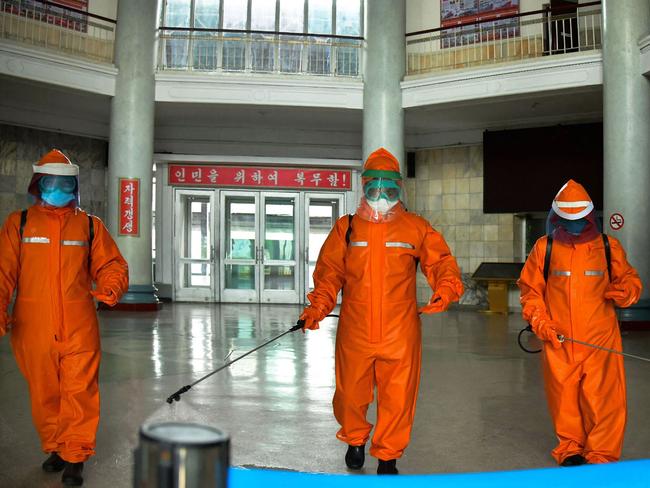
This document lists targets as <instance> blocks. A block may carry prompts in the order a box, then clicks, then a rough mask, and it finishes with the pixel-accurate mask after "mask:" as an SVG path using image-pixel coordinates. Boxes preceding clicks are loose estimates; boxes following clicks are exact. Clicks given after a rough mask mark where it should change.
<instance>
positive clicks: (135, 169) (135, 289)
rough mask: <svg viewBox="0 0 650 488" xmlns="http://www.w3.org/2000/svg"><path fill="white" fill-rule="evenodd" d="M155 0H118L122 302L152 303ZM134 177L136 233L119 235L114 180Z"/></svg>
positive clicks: (115, 172)
mask: <svg viewBox="0 0 650 488" xmlns="http://www.w3.org/2000/svg"><path fill="white" fill-rule="evenodd" d="M158 17H159V10H158V0H137V1H133V0H119V3H118V7H117V30H116V39H115V65H116V66H117V67H118V69H119V72H118V75H117V81H116V85H115V96H114V97H113V100H112V102H111V129H110V140H109V145H108V148H109V154H108V226H109V230H110V231H111V234H112V235H113V237H115V240H116V242H117V244H118V246H119V248H120V250H121V251H122V254H123V255H124V257H125V258H126V260H127V261H128V263H129V279H130V285H129V292H128V293H127V294H126V295H124V297H123V298H122V301H121V304H125V305H129V304H133V305H140V304H142V305H143V308H148V307H147V304H157V302H158V299H157V297H156V295H155V294H154V291H155V289H154V287H153V276H152V259H151V201H152V200H151V196H152V193H151V192H152V178H153V171H152V164H153V138H154V104H155V100H154V90H155V79H154V72H155V43H156V29H157V26H158ZM121 178H137V179H138V180H139V185H140V195H139V199H138V201H139V215H138V225H139V232H138V235H135V236H131V235H129V236H125V235H120V231H121V230H122V229H121V225H120V216H119V215H118V213H119V212H118V208H119V200H120V195H119V180H120V179H121Z"/></svg>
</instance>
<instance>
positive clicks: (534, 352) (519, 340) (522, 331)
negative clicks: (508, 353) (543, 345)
mask: <svg viewBox="0 0 650 488" xmlns="http://www.w3.org/2000/svg"><path fill="white" fill-rule="evenodd" d="M524 332H531V333H532V332H533V328H532V327H531V326H530V324H528V327H525V328H524V329H521V330H520V331H519V335H518V336H517V343H518V344H519V347H520V348H521V350H522V351H525V352H527V353H528V354H537V353H539V352H542V350H541V349H538V350H537V351H534V350H532V349H526V347H524V345H523V344H522V342H521V336H522V335H523V334H524Z"/></svg>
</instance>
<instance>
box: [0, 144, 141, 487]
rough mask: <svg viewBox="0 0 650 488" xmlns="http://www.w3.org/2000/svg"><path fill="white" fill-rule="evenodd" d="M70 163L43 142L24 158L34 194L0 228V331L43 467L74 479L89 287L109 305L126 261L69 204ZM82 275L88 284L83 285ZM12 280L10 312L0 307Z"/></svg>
mask: <svg viewBox="0 0 650 488" xmlns="http://www.w3.org/2000/svg"><path fill="white" fill-rule="evenodd" d="M78 174H79V167H78V166H77V165H75V164H72V163H71V162H70V160H69V159H68V158H67V157H66V156H65V155H64V154H63V153H62V152H60V151H58V150H56V149H55V150H52V151H50V152H49V153H47V154H46V155H45V156H43V158H42V159H41V160H40V161H39V162H38V163H37V164H36V165H34V174H33V177H32V180H31V182H30V185H29V193H31V194H32V195H33V196H34V197H35V198H36V203H35V204H34V205H32V206H31V207H30V208H29V209H28V210H23V211H22V212H21V211H17V212H14V213H12V214H11V215H9V217H8V218H7V220H6V222H5V223H4V226H3V227H2V230H1V231H0V336H1V335H4V334H5V333H6V332H7V331H8V329H11V344H12V347H13V351H14V355H15V357H16V362H17V363H18V366H19V368H20V370H21V372H22V373H23V375H24V376H25V378H26V379H27V383H28V385H29V392H30V398H31V406H32V418H33V421H34V424H35V426H36V430H37V431H38V434H39V436H40V439H41V446H42V449H43V451H45V452H46V453H49V454H50V456H49V457H48V459H47V460H46V461H45V462H44V463H43V466H42V467H43V469H44V470H45V471H48V472H56V471H61V470H63V477H62V481H63V483H64V484H65V485H69V486H78V485H81V484H82V483H83V478H82V476H81V473H82V470H83V463H84V461H86V460H87V459H88V458H89V457H90V456H92V455H93V454H94V449H95V436H96V431H97V424H98V422H99V390H98V376H97V375H98V370H99V360H100V345H99V328H98V323H97V316H96V313H95V306H94V303H93V296H94V297H95V298H96V299H97V300H99V301H102V302H104V303H106V304H107V305H115V304H116V303H117V302H118V300H119V299H120V297H121V296H122V294H123V293H124V292H125V291H126V290H127V288H128V268H127V263H126V261H125V260H124V258H123V257H122V255H121V254H120V251H119V250H118V248H117V246H116V244H115V242H114V241H113V239H112V238H111V236H110V235H109V233H108V231H107V230H106V228H105V227H104V225H103V224H102V222H101V221H100V220H99V219H98V218H97V217H92V216H90V215H88V214H86V213H85V212H84V211H83V210H81V209H80V208H79V182H78ZM92 282H95V283H96V288H95V289H94V290H93V289H92ZM14 290H16V301H15V304H14V308H13V314H12V317H11V318H10V317H9V316H8V315H7V308H8V305H9V302H10V301H11V298H12V294H13V292H14Z"/></svg>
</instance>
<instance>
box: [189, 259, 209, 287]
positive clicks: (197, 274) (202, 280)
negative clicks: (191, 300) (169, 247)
mask: <svg viewBox="0 0 650 488" xmlns="http://www.w3.org/2000/svg"><path fill="white" fill-rule="evenodd" d="M197 286H198V287H207V288H209V287H210V265H209V264H208V263H186V264H184V265H183V287H184V288H191V287H197Z"/></svg>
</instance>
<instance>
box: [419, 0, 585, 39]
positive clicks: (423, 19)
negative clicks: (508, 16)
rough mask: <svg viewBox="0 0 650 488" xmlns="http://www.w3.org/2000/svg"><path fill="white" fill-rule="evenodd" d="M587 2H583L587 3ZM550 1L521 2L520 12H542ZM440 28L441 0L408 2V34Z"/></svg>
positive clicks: (521, 0) (528, 0) (531, 0)
mask: <svg viewBox="0 0 650 488" xmlns="http://www.w3.org/2000/svg"><path fill="white" fill-rule="evenodd" d="M586 1H587V0H581V3H585V2H586ZM545 3H549V0H520V1H519V11H520V12H522V13H523V12H531V11H534V10H541V8H542V6H543V5H544V4H545ZM437 27H440V0H406V32H415V31H419V30H426V29H434V28H437Z"/></svg>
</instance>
